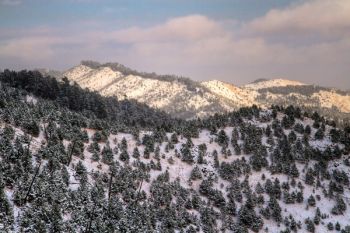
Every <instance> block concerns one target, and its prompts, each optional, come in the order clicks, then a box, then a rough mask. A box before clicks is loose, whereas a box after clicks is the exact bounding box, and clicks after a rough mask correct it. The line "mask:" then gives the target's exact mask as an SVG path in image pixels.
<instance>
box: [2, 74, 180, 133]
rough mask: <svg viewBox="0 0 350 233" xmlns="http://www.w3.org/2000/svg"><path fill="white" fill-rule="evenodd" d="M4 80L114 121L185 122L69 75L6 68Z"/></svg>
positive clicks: (135, 123) (144, 123)
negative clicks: (59, 76) (84, 86)
mask: <svg viewBox="0 0 350 233" xmlns="http://www.w3.org/2000/svg"><path fill="white" fill-rule="evenodd" d="M0 81H1V82H2V83H3V84H5V85H7V86H10V87H14V88H18V89H22V90H25V91H26V92H28V93H31V94H32V95H34V96H36V97H40V98H44V99H49V100H53V101H55V104H57V105H59V106H61V107H64V108H68V109H70V110H72V111H75V112H80V113H82V114H83V115H85V116H87V117H90V118H94V117H95V118H98V119H104V120H108V121H111V122H113V124H121V125H125V126H130V127H141V128H148V127H149V128H157V127H162V128H164V129H166V130H171V129H172V127H173V125H176V124H178V123H180V122H181V120H177V119H173V118H171V117H169V116H168V115H167V114H166V113H164V112H161V111H157V110H154V109H151V108H150V107H148V106H147V105H145V104H141V103H137V102H136V101H130V100H123V101H118V100H117V98H116V97H102V96H101V95H100V94H98V93H96V92H91V91H88V90H87V89H85V90H84V89H82V88H81V87H79V86H78V85H77V84H74V85H70V84H69V81H68V79H66V78H63V79H62V82H60V81H57V80H56V79H55V78H53V77H43V76H42V75H41V73H39V72H38V71H26V70H23V71H20V72H15V71H10V70H5V71H4V72H1V73H0Z"/></svg>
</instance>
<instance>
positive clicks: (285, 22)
mask: <svg viewBox="0 0 350 233" xmlns="http://www.w3.org/2000/svg"><path fill="white" fill-rule="evenodd" d="M247 28H248V29H249V30H252V31H254V32H259V33H261V34H268V33H271V34H281V33H287V34H289V35H290V34H294V35H297V36H300V35H301V34H310V33H317V34H323V35H332V36H334V35H336V36H343V35H344V34H349V33H348V32H349V31H350V1H349V0H311V1H307V2H305V3H303V4H301V5H295V6H292V7H289V8H287V9H273V10H270V11H269V12H268V13H267V14H266V15H264V16H263V17H260V18H257V19H255V20H253V21H251V22H249V23H248V24H247Z"/></svg>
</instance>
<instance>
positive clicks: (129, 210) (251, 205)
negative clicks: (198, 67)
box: [0, 70, 350, 233]
mask: <svg viewBox="0 0 350 233" xmlns="http://www.w3.org/2000/svg"><path fill="white" fill-rule="evenodd" d="M0 126H1V127H0V232H85V233H87V232H89V233H90V232H101V233H102V232H162V233H163V232H183V233H185V232H186V233H195V232H206V233H209V232H210V233H211V232H212V233H214V232H235V233H240V232H243V233H245V232H328V231H330V232H342V233H349V232H350V224H349V223H350V219H349V216H350V205H349V201H350V190H349V188H350V186H349V185H350V183H349V175H350V160H349V153H350V127H349V126H344V127H343V128H337V126H336V123H335V122H334V121H330V120H327V118H325V117H323V116H321V115H320V114H318V113H317V112H313V113H310V112H309V111H304V110H303V109H301V108H298V107H293V106H288V107H280V106H272V107H271V108H270V109H260V108H258V107H256V106H252V107H247V108H241V109H240V110H238V111H234V112H230V113H225V114H216V115H214V116H211V117H208V118H206V119H196V120H191V121H184V120H179V119H174V118H171V117H170V116H169V115H167V114H165V113H163V112H160V111H157V110H154V109H151V108H149V107H147V106H145V105H142V104H139V103H136V102H133V101H126V100H123V101H118V100H117V99H116V98H111V97H101V96H100V95H99V94H97V93H94V92H89V91H87V90H83V89H81V88H80V87H79V86H77V85H70V84H69V82H68V81H67V80H65V79H63V80H62V81H57V80H56V79H54V78H50V77H42V75H41V74H40V73H39V72H32V71H21V72H13V71H8V70H5V71H4V72H2V73H0Z"/></svg>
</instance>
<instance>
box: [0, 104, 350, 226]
mask: <svg viewBox="0 0 350 233" xmlns="http://www.w3.org/2000/svg"><path fill="white" fill-rule="evenodd" d="M259 115H260V116H259V117H253V118H250V119H244V123H243V124H242V125H241V126H235V127H232V126H226V127H222V128H219V129H218V131H217V132H216V133H211V132H210V131H208V130H207V129H201V130H200V132H199V135H198V137H196V138H191V141H192V143H193V146H192V147H191V154H192V156H193V160H194V161H193V163H192V164H189V163H188V162H184V160H183V159H182V156H181V155H180V154H181V153H180V151H181V148H182V147H183V144H185V143H186V142H187V140H188V139H186V138H184V137H182V136H181V135H179V136H178V140H179V141H178V142H177V143H175V144H174V148H173V149H170V150H169V149H167V145H169V141H171V140H172V139H171V136H172V134H173V132H168V133H167V134H166V138H165V139H164V140H163V141H162V142H160V143H155V147H158V146H159V149H160V151H159V158H157V157H156V155H155V153H154V152H151V153H150V157H149V158H148V157H145V155H144V151H145V146H144V145H142V144H140V141H142V139H143V137H144V135H152V134H153V132H144V131H141V132H140V133H139V134H138V135H136V137H135V135H131V134H126V133H120V132H119V133H111V134H109V135H108V138H107V140H105V141H100V142H98V145H99V147H100V148H101V150H102V148H104V147H106V146H107V143H108V144H109V147H110V148H112V149H113V151H114V152H113V160H114V161H117V162H118V164H120V165H118V166H121V167H126V166H129V165H131V166H135V165H136V164H137V163H139V162H142V163H144V164H147V165H150V164H151V163H154V164H157V163H159V164H160V167H161V168H160V170H157V169H151V170H150V171H149V173H148V174H149V179H147V180H145V181H143V182H141V186H140V190H142V191H143V192H144V194H145V196H146V198H149V200H152V198H153V194H152V192H151V189H152V188H151V187H152V184H153V183H155V181H156V179H157V177H158V176H159V175H160V174H162V173H164V172H165V171H168V173H169V178H170V180H169V181H168V183H172V182H176V181H179V183H180V185H181V186H182V187H183V188H184V189H186V190H188V192H189V197H190V196H192V197H193V195H195V194H199V196H200V198H201V199H202V200H204V201H205V202H204V203H206V204H205V205H208V206H210V207H212V208H213V209H214V210H215V211H217V212H218V213H220V212H221V215H219V216H220V217H218V219H217V225H216V226H215V228H214V232H235V231H232V229H231V228H230V227H229V226H228V225H225V224H227V223H224V219H225V217H224V216H225V215H224V212H223V209H221V207H218V206H215V204H213V203H214V202H215V199H213V200H209V199H208V198H209V197H208V196H207V195H204V194H201V192H200V185H201V184H202V182H203V180H206V179H212V178H213V181H214V183H213V186H212V189H214V190H218V192H219V193H221V195H223V197H224V200H225V203H226V204H227V203H228V202H229V197H228V196H229V189H230V186H231V185H232V183H231V182H232V181H233V180H232V179H224V178H223V177H222V176H221V175H220V172H219V169H218V168H217V167H215V156H213V154H214V151H216V152H217V153H218V157H217V158H218V162H219V164H221V165H222V164H223V163H234V162H239V161H241V162H242V161H244V162H243V164H247V163H246V162H245V161H247V162H248V164H249V161H250V159H251V157H252V153H244V152H243V151H242V154H235V152H234V151H235V148H234V146H233V144H232V143H231V139H232V132H233V131H234V130H235V129H236V130H238V132H239V137H240V139H239V140H238V145H240V147H241V148H242V149H243V148H244V140H243V139H242V134H243V133H245V131H244V128H245V127H252V126H254V127H255V129H258V130H260V129H261V130H263V131H265V129H266V127H267V126H270V127H271V126H272V124H273V119H272V118H271V111H270V110H266V111H263V112H261V113H260V114H259ZM284 117H285V115H284V114H283V113H278V115H277V118H276V120H279V121H282V119H283V118H284ZM313 123H314V121H313V120H311V119H309V118H304V119H296V122H295V124H301V125H303V126H306V125H311V126H312V124H313ZM3 127H4V125H2V126H1V130H0V131H2V130H3ZM14 128H15V132H16V136H18V137H19V136H22V135H23V131H22V130H21V129H18V128H16V127H14ZM43 128H44V126H42V129H43ZM311 128H312V129H311V134H310V137H309V144H310V146H311V147H310V148H313V149H319V150H322V151H324V150H325V149H326V148H327V147H329V148H334V147H335V146H339V147H340V148H343V145H342V144H341V143H332V142H331V140H330V137H329V132H330V130H331V129H334V128H333V127H331V126H328V125H327V126H325V137H324V138H323V139H316V138H315V133H316V131H317V129H315V128H313V127H311ZM221 129H222V130H224V132H225V134H226V135H227V139H228V142H229V143H228V146H227V148H226V149H225V151H228V150H230V151H231V152H232V155H230V154H227V153H224V152H223V147H222V146H221V145H219V143H218V134H219V133H218V132H220V130H221ZM81 130H82V131H86V132H87V135H88V137H89V140H88V142H85V143H84V150H83V156H73V160H72V162H71V163H70V165H69V166H67V169H68V171H69V174H70V179H69V182H70V183H71V184H70V185H69V189H71V190H78V188H79V183H80V180H79V178H78V177H79V175H77V174H76V167H77V165H78V163H79V162H81V163H82V164H83V166H84V167H85V168H86V171H87V174H89V183H90V184H91V186H93V184H94V182H97V181H95V179H94V178H93V175H92V174H102V175H105V176H106V177H109V176H110V166H109V165H108V164H105V163H104V162H102V161H101V160H99V161H94V160H93V158H92V153H91V152H89V151H88V148H89V146H90V145H91V144H92V143H93V142H94V139H93V138H94V134H95V133H96V132H98V131H96V130H92V129H88V128H82V129H81ZM242 130H243V131H242ZM290 132H291V129H283V134H286V135H288V134H289V133H290ZM124 139H125V140H126V142H127V152H128V154H129V155H130V159H129V160H128V161H127V162H125V161H121V160H120V155H121V149H120V148H121V142H122V141H123V140H124ZM272 139H273V144H274V145H277V143H278V141H279V139H280V138H279V137H276V136H272ZM296 139H300V140H303V135H302V134H300V133H296ZM32 142H34V143H35V144H36V143H39V142H41V143H42V144H43V145H45V144H47V143H48V142H47V141H46V138H45V136H44V133H43V131H41V133H40V135H39V136H38V137H37V138H33V140H32ZM72 143H73V142H72V141H67V140H65V141H64V142H63V144H64V145H65V148H66V150H67V152H69V145H71V144H72ZM203 144H205V145H206V147H207V150H206V153H205V155H204V160H205V161H206V162H204V163H200V162H199V147H200V145H203ZM262 144H263V145H265V146H266V147H267V148H269V150H268V154H267V160H268V163H269V164H271V162H272V161H271V158H272V157H271V156H272V153H273V150H272V149H273V148H276V147H275V146H273V145H272V144H271V142H268V137H267V136H266V135H265V134H264V135H263V136H262ZM115 148H117V149H118V148H119V150H117V151H118V152H116V150H115ZM135 148H138V150H139V152H140V158H134V157H133V156H132V154H133V151H134V149H135ZM32 150H33V154H35V152H36V151H37V149H35V150H34V148H32ZM348 157H349V155H348V154H347V155H344V156H343V157H342V158H340V159H334V160H333V161H331V162H330V163H329V165H328V167H327V170H328V171H329V172H330V173H332V171H333V170H339V171H344V172H345V173H346V174H347V176H348V177H349V175H350V167H349V166H345V165H344V161H345V160H344V159H346V158H348ZM33 163H35V162H34V160H33ZM45 163H47V160H45V159H44V160H43V164H45ZM316 164H317V162H316V161H315V160H312V159H311V160H310V161H309V162H303V161H296V167H297V170H298V172H299V176H298V177H294V178H291V177H290V176H287V175H286V174H283V173H273V172H271V170H270V169H268V167H263V168H262V169H261V170H254V169H250V170H249V171H248V172H247V173H246V174H241V175H239V176H238V177H237V180H239V182H242V183H241V185H242V186H241V188H242V190H239V193H241V191H242V193H243V196H242V200H241V201H237V200H236V201H235V206H236V207H235V208H236V214H235V215H233V216H230V217H229V219H231V218H232V219H233V221H234V222H237V221H238V220H237V219H238V217H237V216H239V215H238V214H239V210H240V209H241V208H242V206H243V205H244V203H245V202H246V201H247V197H246V194H244V193H245V192H247V188H248V187H246V188H243V183H244V182H248V186H249V188H248V189H250V190H251V192H252V194H253V195H257V196H260V197H261V198H262V199H263V200H264V203H259V204H256V205H255V207H254V211H255V212H256V213H257V214H258V215H259V213H260V212H261V211H262V210H263V209H264V208H267V206H268V204H267V203H268V201H269V199H270V197H269V195H268V194H267V192H269V190H265V191H263V193H256V192H257V191H256V190H257V185H258V183H260V184H261V185H262V186H263V187H264V183H265V182H266V180H268V179H270V180H271V181H272V182H274V181H275V179H276V178H277V179H278V180H279V182H280V183H279V184H280V185H281V186H282V188H281V190H282V194H281V198H279V199H277V203H278V204H279V206H280V208H281V213H280V214H281V216H282V221H281V222H278V221H276V220H274V219H273V217H270V218H266V217H263V218H262V220H263V227H262V229H261V232H263V231H265V232H280V231H281V230H285V229H286V228H288V227H289V226H290V225H288V224H286V220H285V218H287V219H288V218H289V216H292V219H293V221H295V222H296V224H297V225H298V226H297V227H296V231H297V232H308V231H307V226H306V224H305V219H307V218H310V219H311V220H312V221H313V219H314V217H315V212H316V209H317V208H319V209H320V211H321V214H322V216H323V215H324V216H323V217H322V218H321V220H320V222H319V224H316V225H315V226H314V227H315V230H314V232H327V231H328V228H327V224H328V223H332V224H333V225H335V224H336V223H337V222H338V223H339V224H340V225H341V227H342V229H344V227H345V226H346V225H347V224H349V223H350V202H349V200H350V190H349V185H344V192H343V193H342V194H341V196H342V197H343V199H344V200H345V203H346V206H347V208H346V210H345V211H344V212H343V213H342V214H340V215H334V214H332V213H331V212H332V208H333V206H334V205H335V199H334V198H333V197H330V196H326V193H327V189H328V186H329V184H330V181H331V180H332V179H323V178H322V179H320V180H319V181H320V184H319V185H317V183H316V182H315V183H314V184H312V185H310V184H306V183H305V182H306V179H307V178H306V171H307V169H308V168H315V165H316ZM195 166H197V167H198V168H199V170H200V173H201V175H202V178H200V179H196V180H193V179H191V173H192V171H193V169H194V167H195ZM135 169H136V167H135ZM228 175H230V174H228ZM263 176H265V178H262V177H263ZM292 180H294V181H293V182H294V183H295V184H297V185H293V184H292ZM283 183H285V184H288V188H283ZM105 190H108V186H106V187H105ZM325 190H326V191H325ZM299 191H301V192H302V193H303V200H302V201H301V202H296V201H294V202H293V203H289V204H287V203H285V201H284V199H285V198H286V196H285V195H286V194H285V193H293V192H295V193H297V192H299ZM13 192H14V190H12V189H9V188H7V189H5V193H6V196H7V197H8V198H9V199H10V200H12V199H13ZM105 195H106V198H107V191H106V192H105ZM311 195H312V196H314V197H315V199H316V203H315V205H314V206H310V205H309V204H308V201H307V199H308V198H309V197H310V196H311ZM174 202H176V200H175V199H174ZM12 205H13V206H14V211H15V213H16V214H15V216H17V217H16V218H17V220H18V219H19V218H20V216H21V214H23V213H24V212H23V211H24V209H23V208H20V207H18V206H15V205H14V204H13V203H12ZM203 205H204V204H203ZM186 211H188V212H189V213H192V214H193V215H194V216H196V217H197V218H198V219H201V213H200V212H199V210H198V209H194V208H189V209H187V210H186ZM72 214H73V213H70V212H67V213H65V215H64V222H65V223H67V224H72V221H73V220H72ZM226 220H227V219H225V221H226ZM289 220H291V219H289ZM196 224H198V225H197V226H198V229H199V230H198V232H205V231H204V230H203V229H204V228H203V227H204V225H203V222H202V223H201V221H198V222H197V223H196ZM0 229H1V228H0ZM230 229H231V230H230ZM156 232H162V231H161V230H159V231H156ZM176 232H178V231H176Z"/></svg>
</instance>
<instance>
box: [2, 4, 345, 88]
mask: <svg viewBox="0 0 350 233" xmlns="http://www.w3.org/2000/svg"><path fill="white" fill-rule="evenodd" d="M333 1H334V6H333V5H332V4H331V2H330V1H327V0H318V1H315V0H313V1H308V2H305V3H303V4H301V5H296V6H293V7H289V8H287V9H280V10H272V11H270V12H268V13H267V14H266V15H265V16H263V17H260V18H257V19H254V20H252V21H250V22H244V23H242V22H241V23H238V24H236V22H235V26H234V27H232V25H229V26H227V25H228V24H227V22H222V21H218V20H214V19H211V18H209V17H206V16H203V15H188V16H184V17H178V18H171V19H169V20H167V21H165V22H163V23H159V24H157V25H154V26H150V27H143V28H140V27H137V26H135V27H130V28H125V29H119V30H107V29H106V28H103V25H102V26H101V27H94V28H86V27H79V25H67V26H66V27H64V28H49V27H48V28H47V27H45V28H32V29H30V30H29V29H26V30H19V31H16V30H10V31H6V32H4V33H0V64H2V66H4V65H6V64H8V65H9V66H11V65H12V66H14V65H13V62H14V61H17V64H16V67H23V66H24V67H26V68H28V67H29V66H30V67H33V66H34V67H35V66H36V67H43V66H47V67H49V68H68V67H71V66H73V65H75V64H76V63H78V62H79V61H80V60H82V59H95V60H99V61H101V62H106V61H112V62H113V61H115V62H120V63H124V64H126V65H128V66H131V67H133V68H136V69H139V70H142V71H150V72H151V71H156V72H158V73H173V74H178V75H184V76H189V77H192V78H194V79H197V80H207V79H221V80H224V81H229V82H232V83H234V84H238V85H239V84H244V83H247V82H250V81H253V80H255V79H258V78H275V77H284V78H289V79H296V80H301V81H304V82H307V83H316V84H322V85H329V86H338V87H344V86H345V87H346V86H347V87H349V86H350V80H349V78H348V74H349V73H350V68H349V66H348V64H347V63H348V61H349V60H350V37H349V36H347V35H348V34H347V32H348V30H347V27H348V26H347V25H348V24H347V21H346V20H347V16H346V15H345V14H341V12H342V10H340V9H339V8H342V7H346V6H347V4H346V2H345V3H344V1H340V0H333ZM333 1H332V2H333ZM326 6H328V8H327V10H328V11H327V13H324V14H321V9H324V8H325V7H326ZM311 13H314V16H313V17H316V18H317V20H314V19H313V17H312V16H311ZM322 17H324V18H322ZM278 18H280V21H281V22H276V21H278V20H277V19H278ZM339 18H341V19H342V20H343V21H342V20H340V19H339ZM301 19H303V20H302V21H303V22H305V24H302V23H301V22H300V20H301ZM318 20H319V21H320V22H322V25H323V27H322V26H320V25H319V23H318ZM232 22H233V21H232ZM231 24H232V23H231ZM237 25H241V26H237ZM303 31H306V32H308V33H310V34H313V35H315V37H317V39H316V40H315V39H311V40H310V39H309V38H306V37H305V36H304V35H303V33H301V32H303ZM287 33H291V34H292V35H293V36H294V37H295V38H294V39H293V41H295V40H299V41H301V42H305V43H290V41H289V40H288V39H285V38H284V36H285V35H286V34H287ZM330 33H331V34H336V36H333V37H332V39H330V36H329V34H330ZM271 35H274V36H277V37H280V39H279V40H271ZM316 35H317V36H316ZM306 41H307V43H306ZM7 58H11V59H7ZM1 68H4V67H1ZM335 80H337V82H336V83H335Z"/></svg>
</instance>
